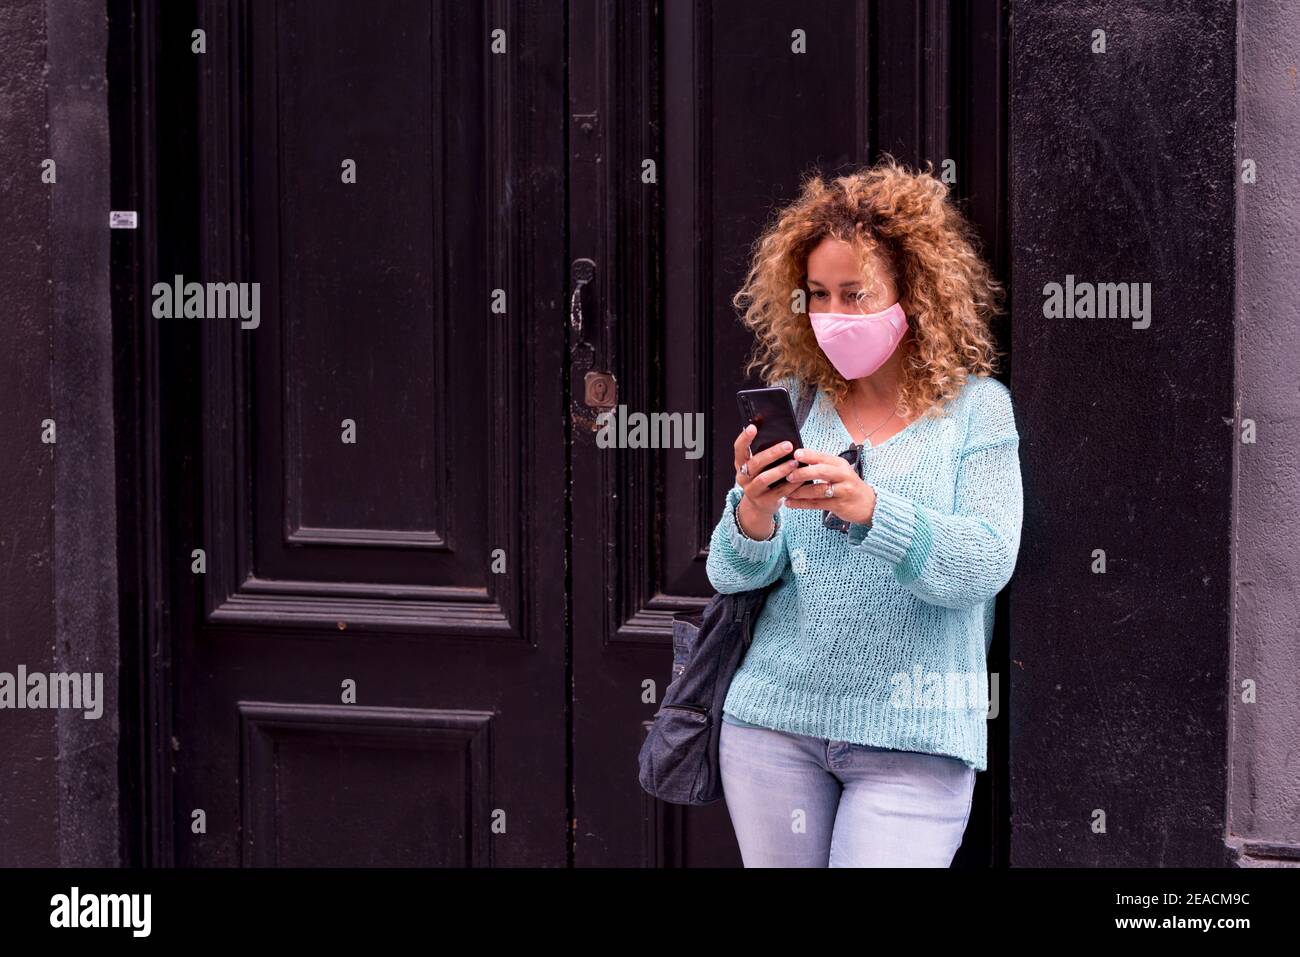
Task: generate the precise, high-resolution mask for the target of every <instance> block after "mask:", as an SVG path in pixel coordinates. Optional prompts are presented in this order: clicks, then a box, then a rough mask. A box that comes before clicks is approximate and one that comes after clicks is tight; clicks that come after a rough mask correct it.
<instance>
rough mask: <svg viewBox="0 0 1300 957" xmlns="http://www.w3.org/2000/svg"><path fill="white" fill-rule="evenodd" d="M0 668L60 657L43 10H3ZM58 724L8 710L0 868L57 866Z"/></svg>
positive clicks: (24, 6) (36, 3)
mask: <svg viewBox="0 0 1300 957" xmlns="http://www.w3.org/2000/svg"><path fill="white" fill-rule="evenodd" d="M0 38H3V39H2V40H0V57H2V58H3V62H4V69H2V70H0V143H3V144H4V151H3V156H4V162H3V163H0V196H3V200H0V205H2V206H3V209H4V213H5V228H4V229H2V230H0V289H3V290H4V297H5V304H6V309H5V320H4V321H3V322H0V356H2V357H3V361H2V362H0V370H3V371H2V372H0V375H3V379H2V380H0V381H2V382H3V392H2V394H3V396H4V401H3V402H0V449H3V450H4V454H3V455H0V502H3V503H4V516H3V521H0V671H7V672H9V673H10V674H14V673H15V672H16V671H17V668H18V665H20V664H25V665H27V666H28V667H30V668H33V669H35V668H37V667H45V668H49V667H50V666H52V664H53V651H54V637H53V636H54V582H53V570H52V562H53V553H54V540H53V539H54V515H53V512H52V511H51V509H52V507H53V504H54V452H53V448H52V447H51V446H49V445H43V444H41V441H40V437H41V420H42V419H45V418H48V417H49V416H50V415H51V412H50V407H51V404H50V349H51V345H50V312H51V309H52V301H53V295H52V292H51V290H50V287H49V285H48V284H47V280H48V277H49V272H50V245H49V225H48V224H49V215H50V193H49V191H50V187H48V186H42V185H41V182H40V174H41V169H40V162H41V160H42V159H43V158H44V157H46V156H49V145H48V142H47V140H46V130H45V128H44V125H45V92H46V91H45V79H44V77H43V71H44V68H45V4H44V2H43V0H19V2H13V3H4V4H0ZM55 724H56V718H55V715H54V713H53V712H51V711H29V710H21V711H18V710H3V711H0V741H3V742H4V744H3V747H4V755H3V760H0V865H4V866H6V867H12V866H16V865H20V864H54V863H57V862H58V834H57V831H56V829H55V827H54V823H55V819H54V816H53V814H52V813H51V808H53V807H54V804H55V793H56V790H55V767H56V766H55V755H56V751H57V747H56V743H55Z"/></svg>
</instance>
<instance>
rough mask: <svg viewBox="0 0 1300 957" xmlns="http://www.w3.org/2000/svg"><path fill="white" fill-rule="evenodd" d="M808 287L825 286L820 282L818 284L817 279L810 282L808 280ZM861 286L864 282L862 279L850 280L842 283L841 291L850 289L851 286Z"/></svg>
mask: <svg viewBox="0 0 1300 957" xmlns="http://www.w3.org/2000/svg"><path fill="white" fill-rule="evenodd" d="M808 285H810V286H823V284H822V283H820V282H818V281H817V280H816V279H809V280H808ZM861 285H862V280H861V279H850V280H849V281H848V282H842V283H840V288H841V289H848V288H849V287H850V286H861ZM823 288H824V286H823Z"/></svg>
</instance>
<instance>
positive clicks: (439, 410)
mask: <svg viewBox="0 0 1300 957" xmlns="http://www.w3.org/2000/svg"><path fill="white" fill-rule="evenodd" d="M126 2H127V0H122V3H126ZM122 3H120V4H118V6H121V5H122ZM362 9H363V8H359V7H358V6H357V5H356V4H354V3H351V2H349V0H312V2H310V3H307V2H305V0H276V2H270V0H268V2H266V3H263V2H260V0H259V2H256V3H254V2H239V0H226V2H222V0H210V2H209V0H202V2H197V3H194V4H192V5H191V4H187V3H180V4H171V3H168V4H160V3H159V2H158V0H134V2H133V5H132V7H131V10H132V13H133V16H134V20H133V21H132V23H133V29H134V31H135V33H134V34H133V35H134V36H135V39H136V45H137V48H138V49H137V53H138V55H139V58H140V60H139V63H138V65H137V68H136V73H135V76H134V81H135V82H136V84H137V85H138V87H139V91H138V94H137V97H138V103H139V106H138V110H139V115H138V116H137V117H135V118H134V119H133V120H132V122H131V124H130V127H131V132H132V134H133V136H134V137H135V140H134V143H135V146H134V150H135V152H136V153H137V154H138V155H136V156H135V157H134V163H135V167H136V169H137V173H135V174H133V175H136V176H138V178H139V182H138V184H137V185H136V186H135V187H134V190H135V191H134V192H133V195H134V196H135V197H137V202H138V205H139V206H140V207H141V209H142V215H141V228H142V240H143V242H142V244H141V246H140V247H139V248H140V250H141V252H140V256H141V261H140V263H139V266H140V276H141V280H140V282H139V284H138V286H137V288H136V289H135V290H134V293H131V292H122V293H121V295H122V296H123V300H122V301H126V302H131V295H134V296H135V301H134V306H133V308H132V309H131V310H130V314H132V315H133V316H134V317H136V319H137V321H138V322H139V325H138V333H137V335H138V341H137V342H136V343H135V347H136V355H137V356H138V361H139V369H140V381H141V386H140V389H139V391H138V393H137V394H136V395H135V400H136V402H137V403H138V408H139V418H140V425H141V430H140V453H139V454H140V461H141V469H140V474H141V481H142V488H141V496H142V498H141V502H140V504H139V505H138V506H137V505H136V503H135V502H134V501H133V500H132V501H131V502H128V503H124V513H125V514H130V513H132V512H133V511H134V510H135V509H136V508H137V507H138V509H139V512H140V514H142V515H143V516H144V517H145V518H146V521H144V522H143V524H142V527H141V534H140V536H139V545H140V552H141V555H142V556H143V557H142V561H141V572H140V576H139V577H140V581H141V587H142V589H143V590H144V591H145V592H146V594H145V595H144V600H143V601H142V603H141V607H142V608H143V609H144V611H143V614H142V618H143V621H142V625H143V629H144V634H145V642H144V644H143V646H142V649H141V654H140V659H141V661H142V663H143V666H144V667H143V672H144V674H143V680H142V687H143V689H144V692H145V693H144V696H143V698H142V701H141V705H140V708H141V712H142V714H143V715H144V716H145V719H146V721H147V726H148V728H149V729H150V731H149V734H148V736H147V738H146V740H145V741H144V742H142V745H143V750H144V753H145V755H146V757H145V758H144V760H143V763H144V765H145V767H146V769H148V770H151V771H152V774H150V775H149V777H148V779H147V782H146V797H145V799H144V801H143V804H144V807H145V810H146V817H147V819H146V821H145V822H144V824H143V832H144V833H146V834H150V835H153V841H152V844H151V846H150V847H149V849H148V855H147V857H148V859H150V860H153V861H156V862H159V863H164V864H166V863H176V864H182V865H241V864H242V865H296V864H348V863H364V864H390V863H391V864H420V865H474V866H486V865H505V866H512V865H547V866H554V865H564V864H566V863H570V862H571V863H575V864H577V865H579V866H583V865H601V864H604V865H627V864H643V865H650V866H654V865H671V866H687V865H707V864H738V863H739V856H738V854H737V851H736V846H735V841H734V838H733V836H732V834H731V828H730V824H729V821H728V819H727V816H726V809H725V806H724V805H723V804H721V803H719V804H717V805H714V806H712V807H708V808H703V809H692V810H690V811H685V812H684V811H683V810H682V809H681V808H675V807H663V806H658V805H657V804H656V803H655V802H653V801H651V800H649V799H648V798H647V797H646V796H645V795H644V793H643V792H642V791H641V790H640V787H639V785H638V783H637V778H636V754H637V750H638V749H639V747H640V744H641V740H642V738H643V735H644V733H645V728H646V726H647V724H646V723H647V722H648V721H649V720H650V718H651V716H652V714H653V712H654V710H655V708H656V707H657V699H658V695H659V694H661V693H662V690H663V688H664V686H665V684H666V682H667V680H668V662H669V658H670V651H669V648H670V645H669V634H670V631H669V622H670V620H671V616H672V614H673V613H674V612H676V611H679V610H682V609H691V608H697V607H699V606H700V605H702V603H703V601H704V600H705V597H706V596H707V594H708V591H709V588H708V582H707V579H706V577H705V574H704V559H705V546H706V543H707V541H708V537H709V533H710V531H711V529H712V526H713V524H714V522H715V521H716V518H717V515H718V512H719V510H720V503H721V501H722V496H723V494H724V492H725V490H726V488H727V487H728V485H729V484H730V482H731V480H732V475H731V466H730V462H729V453H728V448H729V444H730V440H731V437H732V436H733V434H734V432H735V430H736V428H737V426H738V423H737V422H736V413H735V402H734V397H733V394H734V391H735V389H737V388H739V387H740V386H741V385H742V384H744V380H743V378H742V372H741V369H742V365H743V359H744V356H745V352H746V350H747V348H748V345H749V343H748V340H747V337H746V335H745V334H744V333H743V331H742V330H741V329H740V327H739V325H738V324H737V323H736V322H735V319H734V310H732V308H731V307H730V305H729V304H728V299H729V297H730V295H731V293H732V291H734V289H735V288H737V286H738V284H739V282H740V280H741V275H742V270H743V268H744V265H745V262H744V260H745V252H746V249H747V246H748V244H749V242H750V241H751V240H752V239H753V237H754V235H755V234H756V233H757V231H758V229H759V228H760V226H761V224H762V222H763V220H764V218H765V217H766V215H767V212H768V209H769V206H770V205H771V204H772V203H774V202H777V201H780V200H783V199H787V198H789V197H790V196H791V195H793V192H794V190H795V188H796V186H797V182H798V177H799V174H800V173H801V172H803V171H804V170H806V169H809V168H811V167H814V166H816V167H820V168H821V169H823V170H824V171H829V172H834V171H835V170H837V169H841V168H843V169H849V168H852V167H853V166H854V165H856V164H858V163H862V162H866V161H869V160H870V159H872V158H874V157H875V156H876V155H877V154H878V153H879V152H880V151H881V150H884V149H888V150H890V151H891V152H893V153H895V154H896V155H898V156H899V157H900V158H902V159H906V160H910V161H919V160H925V159H930V160H933V161H934V162H935V164H936V167H937V166H939V165H940V164H941V163H942V162H943V161H944V160H945V159H948V160H952V162H953V168H954V169H955V172H956V192H957V193H958V195H959V196H962V197H967V198H969V202H970V206H969V208H970V210H971V212H972V215H973V217H974V218H975V220H976V222H977V223H978V225H979V226H980V227H981V229H982V230H983V232H984V236H985V238H986V241H987V242H988V251H989V253H990V255H991V256H992V257H993V258H994V260H995V262H997V263H998V265H999V267H1000V268H1001V267H1002V266H1003V265H1004V263H1003V246H1002V237H1003V227H1004V223H1003V218H1002V208H1003V199H1004V196H1003V156H1004V147H1003V122H1002V116H1003V114H1002V106H1001V105H1002V102H1003V95H1002V92H1001V91H1002V68H1001V63H1002V56H1003V49H1002V37H1003V22H1004V18H1003V14H1002V12H1001V10H1000V7H999V5H998V4H997V3H996V2H988V3H983V4H979V3H972V4H969V5H968V4H957V3H948V2H939V0H919V2H918V3H916V4H910V3H901V2H899V3H895V2H893V0H889V2H872V0H839V2H834V3H826V4H820V5H816V6H803V7H799V8H797V11H796V13H792V12H791V10H792V8H791V6H790V5H789V4H788V3H785V2H782V0H765V2H761V3H757V4H756V3H753V2H750V0H746V2H740V0H735V2H731V0H717V2H713V3H706V2H702V0H701V2H691V0H669V2H664V3H659V2H654V0H640V2H622V0H619V2H614V0H569V2H568V3H567V5H565V4H558V3H549V2H542V0H498V2H493V3H472V2H471V3H461V2H450V0H447V2H441V0H439V2H417V0H408V2H397V0H393V2H385V3H382V4H374V5H369V6H366V7H364V12H361V11H362ZM196 24H198V25H199V26H201V27H202V29H203V30H204V31H205V42H206V50H205V52H203V53H202V54H194V53H193V52H192V31H193V30H194V29H195V25H196ZM497 31H500V32H497ZM797 31H801V33H799V34H798V35H799V36H801V37H802V38H803V40H804V41H805V42H806V51H807V52H804V53H796V52H794V49H793V48H792V44H793V43H795V42H796V40H797V37H796V35H795V34H796V32H797ZM566 98H567V99H566ZM177 274H181V275H183V277H184V280H185V281H198V282H247V283H252V282H256V283H258V284H259V290H260V317H259V321H258V323H257V326H256V328H242V327H241V323H240V322H239V321H238V320H235V319H215V318H205V319H159V320H151V319H149V318H148V315H149V308H148V301H147V296H148V293H149V291H150V290H151V288H152V285H153V283H154V282H156V281H159V280H162V281H166V282H171V281H172V280H173V279H174V277H175V275H177ZM611 404H612V405H620V404H621V405H624V406H626V408H627V409H628V410H629V411H633V412H670V413H672V412H676V413H681V414H683V415H689V414H694V413H702V414H703V415H704V423H705V426H706V429H705V436H706V444H705V446H704V447H703V450H702V451H703V454H702V455H701V456H700V457H698V458H696V457H693V455H692V454H690V450H688V449H670V450H660V451H654V450H646V449H607V448H601V447H600V446H599V445H598V443H597V437H596V430H595V427H596V416H597V415H598V413H599V412H601V411H603V410H604V409H606V408H607V407H609V406H610V405H611ZM128 494H130V493H128ZM199 550H201V561H202V563H203V564H202V566H199V565H197V564H196V562H199V561H200V555H199ZM1004 647H1005V644H1004V642H1003V641H1002V640H1001V639H1000V638H999V640H997V641H995V644H994V662H995V665H994V666H995V667H996V666H997V665H996V662H997V656H998V655H999V653H1002V654H1004V652H1000V649H1002V648H1004ZM990 759H991V762H992V764H993V768H994V775H993V776H990V775H985V776H983V780H982V782H981V789H980V791H979V792H978V793H977V798H976V800H977V804H976V810H975V813H974V814H973V816H972V823H971V828H970V831H969V832H968V847H966V848H964V849H963V852H962V858H961V859H965V860H967V861H969V862H972V863H987V862H988V861H989V860H990V859H994V860H996V859H997V858H998V850H997V848H996V846H995V844H994V843H993V837H994V836H995V835H996V833H997V832H998V824H997V822H998V821H999V820H1000V819H1001V818H1002V817H1003V816H1004V812H1003V811H1001V810H999V803H998V794H999V791H998V789H997V788H991V787H990V778H993V779H994V780H996V776H997V775H999V774H1003V773H1004V770H1005V752H1004V749H1003V748H1002V746H1001V739H1000V737H999V736H998V735H996V734H994V735H991V741H990Z"/></svg>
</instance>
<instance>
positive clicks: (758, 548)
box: [705, 485, 788, 595]
mask: <svg viewBox="0 0 1300 957" xmlns="http://www.w3.org/2000/svg"><path fill="white" fill-rule="evenodd" d="M744 494H745V493H744V492H743V491H742V490H741V488H740V486H738V485H737V486H734V487H733V488H732V489H731V491H730V492H728V493H727V501H726V504H725V505H724V506H723V509H722V520H721V521H719V522H718V524H717V527H716V528H714V529H713V537H712V538H711V539H710V540H709V558H708V561H707V562H706V563H705V570H706V571H707V572H708V575H709V581H710V582H711V583H712V584H713V587H714V588H715V589H717V590H718V592H720V593H721V594H723V595H728V594H732V593H734V592H738V591H749V590H750V589H753V588H762V587H764V586H765V585H770V584H772V582H774V581H776V580H777V579H778V578H780V577H781V573H782V572H783V571H785V566H786V563H787V561H788V556H787V554H786V549H785V523H784V522H782V521H781V513H780V512H778V513H777V514H776V516H775V517H774V519H773V520H774V521H775V523H776V531H775V533H774V534H773V535H772V537H771V538H769V539H767V540H766V541H761V542H760V541H756V540H754V539H752V538H749V537H748V536H746V535H745V534H744V533H742V532H741V530H740V529H739V528H738V527H737V526H736V509H737V508H738V507H739V506H740V500H741V498H743V497H744Z"/></svg>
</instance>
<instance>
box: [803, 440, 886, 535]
mask: <svg viewBox="0 0 1300 957" xmlns="http://www.w3.org/2000/svg"><path fill="white" fill-rule="evenodd" d="M794 457H795V458H796V459H798V461H799V462H800V463H801V465H800V467H799V468H797V469H795V470H794V471H793V472H791V473H790V474H789V475H788V476H787V480H788V481H789V482H790V484H791V485H797V484H798V483H799V482H811V481H812V480H813V479H820V480H821V481H822V482H825V483H826V484H825V485H812V484H809V485H803V486H800V487H799V488H797V489H795V490H794V491H793V492H791V493H790V494H789V495H787V496H786V498H785V507H786V508H809V509H817V510H818V511H822V510H829V511H831V512H834V513H835V514H836V515H838V516H839V517H840V518H842V519H843V520H844V521H846V522H852V523H856V524H860V525H865V524H867V523H869V522H870V521H871V516H872V513H874V512H875V510H876V490H875V489H873V488H872V487H871V486H870V485H868V484H867V483H866V482H864V481H863V480H862V479H860V478H858V473H857V470H856V469H854V467H853V466H852V465H850V464H849V463H848V462H846V461H845V460H844V459H842V458H840V457H839V456H838V455H829V454H827V453H826V452H818V451H816V450H814V449H795V452H794ZM827 488H831V489H834V492H835V494H834V495H833V496H832V497H831V498H827V497H826V489H827Z"/></svg>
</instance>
